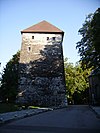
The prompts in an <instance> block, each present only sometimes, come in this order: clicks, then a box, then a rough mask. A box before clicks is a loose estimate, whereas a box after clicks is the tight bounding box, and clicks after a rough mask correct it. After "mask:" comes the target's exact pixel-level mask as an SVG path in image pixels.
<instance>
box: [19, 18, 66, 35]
mask: <svg viewBox="0 0 100 133" xmlns="http://www.w3.org/2000/svg"><path fill="white" fill-rule="evenodd" d="M34 32H35V33H40V32H41V33H42V32H43V33H64V32H63V31H62V30H60V29H59V28H58V27H56V26H54V25H52V24H51V23H49V22H47V21H46V20H43V21H41V22H39V23H37V24H34V25H32V26H30V27H29V28H27V29H24V30H23V31H21V33H34Z"/></svg>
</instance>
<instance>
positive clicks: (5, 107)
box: [0, 103, 19, 113]
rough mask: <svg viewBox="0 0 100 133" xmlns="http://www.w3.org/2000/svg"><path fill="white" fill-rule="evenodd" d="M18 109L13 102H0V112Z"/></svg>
mask: <svg viewBox="0 0 100 133" xmlns="http://www.w3.org/2000/svg"><path fill="white" fill-rule="evenodd" d="M17 110H19V107H18V105H15V104H13V103H0V113H5V112H13V111H17Z"/></svg>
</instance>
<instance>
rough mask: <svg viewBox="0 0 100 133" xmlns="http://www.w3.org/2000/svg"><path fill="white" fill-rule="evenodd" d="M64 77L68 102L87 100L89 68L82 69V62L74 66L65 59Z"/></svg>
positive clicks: (85, 101)
mask: <svg viewBox="0 0 100 133" xmlns="http://www.w3.org/2000/svg"><path fill="white" fill-rule="evenodd" d="M64 64H65V79H66V88H67V98H68V102H69V104H70V102H71V103H73V104H84V103H87V102H88V89H89V83H88V76H89V74H90V72H91V69H86V70H83V69H82V64H81V63H77V64H76V65H75V66H74V65H73V64H72V63H69V62H68V59H67V58H66V59H65V63H64Z"/></svg>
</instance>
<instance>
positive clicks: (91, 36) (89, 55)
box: [76, 8, 100, 69]
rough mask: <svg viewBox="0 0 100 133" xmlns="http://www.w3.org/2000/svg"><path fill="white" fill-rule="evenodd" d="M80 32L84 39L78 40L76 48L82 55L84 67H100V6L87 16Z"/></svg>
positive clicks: (81, 59)
mask: <svg viewBox="0 0 100 133" xmlns="http://www.w3.org/2000/svg"><path fill="white" fill-rule="evenodd" d="M78 32H79V34H80V35H81V36H82V39H81V40H80V41H79V42H77V46H76V48H77V49H78V53H79V54H80V57H81V58H80V61H81V62H82V67H83V68H84V69H86V68H91V67H93V68H97V67H100V8H98V9H97V11H96V12H95V13H94V14H89V15H88V17H86V20H85V22H84V24H83V26H82V28H80V29H79V31H78Z"/></svg>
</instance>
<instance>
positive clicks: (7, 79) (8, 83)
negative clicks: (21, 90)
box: [0, 52, 20, 102]
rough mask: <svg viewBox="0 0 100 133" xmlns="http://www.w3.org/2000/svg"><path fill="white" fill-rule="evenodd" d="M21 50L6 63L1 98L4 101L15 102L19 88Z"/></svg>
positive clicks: (0, 90) (0, 92)
mask: <svg viewBox="0 0 100 133" xmlns="http://www.w3.org/2000/svg"><path fill="white" fill-rule="evenodd" d="M19 56H20V52H17V53H16V54H15V55H13V57H12V59H11V60H10V61H9V62H8V63H7V64H6V67H5V68H4V70H3V74H2V79H1V87H0V99H1V100H2V101H4V102H14V101H15V99H16V95H17V88H18V65H19Z"/></svg>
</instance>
